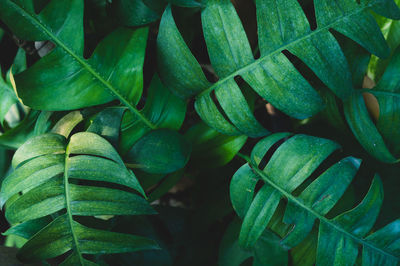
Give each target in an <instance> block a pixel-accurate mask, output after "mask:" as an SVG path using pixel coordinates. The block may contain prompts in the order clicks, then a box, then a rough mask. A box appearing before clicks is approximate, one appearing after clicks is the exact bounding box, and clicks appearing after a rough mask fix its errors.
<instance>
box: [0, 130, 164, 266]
mask: <svg viewBox="0 0 400 266" xmlns="http://www.w3.org/2000/svg"><path fill="white" fill-rule="evenodd" d="M12 165H13V167H14V168H15V170H14V172H13V173H12V174H10V175H9V176H7V177H6V178H5V179H4V181H3V183H2V186H1V191H0V200H1V206H4V204H5V205H6V211H5V216H6V218H7V220H8V221H9V222H10V223H11V224H12V225H14V227H11V228H10V229H9V233H13V234H17V235H25V236H30V235H32V232H31V233H25V232H26V230H28V231H29V230H30V231H32V229H33V228H32V226H33V225H32V222H33V221H38V219H42V218H46V217H47V218H48V217H52V219H51V222H50V223H48V224H46V225H45V226H44V227H43V225H41V226H39V227H35V228H38V229H39V230H38V229H33V230H34V231H33V235H32V236H31V237H30V239H29V240H28V242H27V243H26V244H25V245H24V246H23V247H22V248H21V249H20V250H19V252H18V258H19V259H20V260H21V261H23V262H35V261H41V260H46V259H49V258H53V257H57V256H59V255H62V254H64V253H66V252H69V251H71V253H70V255H69V256H68V258H67V259H66V260H65V261H64V263H63V265H92V264H93V263H90V262H89V261H88V260H87V259H86V258H84V256H83V255H84V254H100V253H101V254H108V253H120V252H133V251H137V250H144V249H157V247H158V246H157V244H156V243H155V242H154V241H153V240H150V239H147V238H144V237H140V236H133V235H125V234H121V233H114V232H109V231H104V230H98V229H92V228H89V227H87V226H85V225H83V224H82V223H80V222H79V217H80V216H99V215H143V214H154V213H155V212H154V210H153V209H152V208H151V207H150V205H149V204H148V203H147V201H146V200H145V199H144V198H143V197H142V196H141V195H144V192H143V189H142V188H141V186H140V184H139V182H138V181H137V179H136V177H135V175H134V174H133V173H132V172H131V171H130V170H128V169H126V168H125V166H124V163H123V161H122V160H121V158H120V157H119V155H118V153H117V152H116V151H115V150H114V148H113V147H112V145H111V144H110V143H109V142H107V141H106V140H105V139H103V138H102V137H100V136H98V135H96V134H94V133H90V132H81V133H77V134H75V135H73V136H72V137H70V138H69V139H68V140H67V139H66V137H65V136H62V135H59V134H56V133H47V134H43V135H40V136H37V137H33V138H31V139H30V140H28V141H27V142H26V143H25V144H23V145H22V146H21V147H20V148H19V149H18V150H17V151H16V153H15V155H14V158H13V161H12ZM88 181H90V182H88ZM101 183H103V184H107V183H108V184H111V183H112V184H116V185H120V186H122V187H124V188H125V189H124V190H122V189H121V188H109V187H104V186H102V185H101ZM127 190H131V191H129V192H128V191H127ZM134 192H137V193H139V194H141V195H138V194H137V193H134ZM34 225H35V226H36V225H37V223H34ZM37 230H38V231H37ZM35 231H37V232H36V233H35Z"/></svg>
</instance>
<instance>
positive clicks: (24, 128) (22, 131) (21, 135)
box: [0, 110, 40, 149]
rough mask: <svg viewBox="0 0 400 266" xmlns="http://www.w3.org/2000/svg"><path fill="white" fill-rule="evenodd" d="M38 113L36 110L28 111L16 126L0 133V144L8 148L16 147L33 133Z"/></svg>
mask: <svg viewBox="0 0 400 266" xmlns="http://www.w3.org/2000/svg"><path fill="white" fill-rule="evenodd" d="M39 114H40V112H38V111H34V110H32V111H30V112H29V114H28V115H27V116H26V117H25V118H24V119H23V120H22V121H21V122H20V123H19V124H18V125H17V126H16V127H14V128H11V129H9V130H7V131H6V132H5V133H3V134H0V145H1V146H3V147H5V148H8V149H18V148H19V147H20V146H21V145H22V144H23V143H24V142H25V141H26V140H28V139H29V138H30V137H32V136H33V135H35V133H34V132H33V129H34V127H35V122H36V119H37V118H38V116H39Z"/></svg>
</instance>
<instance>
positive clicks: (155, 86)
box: [119, 76, 186, 154]
mask: <svg viewBox="0 0 400 266" xmlns="http://www.w3.org/2000/svg"><path fill="white" fill-rule="evenodd" d="M147 93H148V94H147V99H146V104H145V106H144V108H143V109H142V110H141V112H142V113H143V115H145V116H146V117H147V118H148V119H149V120H150V121H151V123H153V124H154V125H155V126H156V127H157V128H166V129H172V130H178V129H179V128H180V127H181V126H182V123H183V120H184V119H185V115H186V102H185V101H183V100H182V99H180V98H179V97H177V96H175V95H173V94H172V93H171V92H170V91H169V90H168V89H167V88H166V87H165V86H164V85H163V84H162V83H161V81H160V79H159V78H158V76H154V77H153V79H152V81H151V84H150V87H149V89H148V92H147ZM150 130H151V129H150V128H149V127H147V126H146V125H145V124H144V123H143V121H142V120H141V119H140V118H139V117H138V116H135V115H134V114H132V113H130V112H125V114H124V116H123V118H122V125H121V139H120V143H119V150H120V151H121V153H122V154H126V153H127V152H128V151H129V150H130V149H131V148H132V146H133V145H134V144H135V143H136V142H137V141H138V140H139V139H140V138H141V137H143V136H144V135H145V134H147V133H148V132H150Z"/></svg>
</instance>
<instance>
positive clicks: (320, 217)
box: [240, 155, 399, 260]
mask: <svg viewBox="0 0 400 266" xmlns="http://www.w3.org/2000/svg"><path fill="white" fill-rule="evenodd" d="M240 157H241V158H242V159H244V160H245V161H247V163H248V164H249V165H250V167H251V169H252V170H253V171H255V172H256V173H257V174H258V175H259V176H261V177H262V179H263V180H264V181H265V182H267V183H268V184H269V185H270V186H272V187H273V188H274V189H276V190H277V191H279V193H281V194H282V195H283V196H284V197H286V198H287V199H288V200H290V201H291V202H293V203H295V204H296V205H298V206H299V207H301V208H303V209H305V210H306V211H307V212H309V213H311V214H312V215H313V216H314V217H315V218H317V219H318V220H319V221H320V222H323V223H325V224H327V225H328V226H330V227H332V228H334V229H335V230H336V231H339V232H340V233H342V234H344V235H346V236H347V237H350V238H352V239H353V240H354V241H356V242H357V243H359V244H361V245H363V246H367V247H369V248H371V249H372V250H374V251H377V252H379V253H382V254H383V255H385V256H390V257H392V258H394V259H396V260H399V258H398V257H396V256H395V255H393V254H391V253H390V252H387V251H385V250H383V249H381V248H379V247H377V246H375V245H373V244H372V243H370V242H367V241H366V240H364V239H362V238H360V237H358V236H356V235H353V234H352V233H350V232H348V231H346V230H345V229H343V228H341V227H339V226H338V225H336V224H335V223H333V222H332V221H331V220H329V219H328V218H326V217H325V216H322V215H320V214H319V213H318V212H316V211H315V210H313V209H312V208H310V207H309V206H307V205H305V204H304V203H303V202H301V201H300V200H298V199H297V198H296V197H295V196H293V195H292V194H291V193H288V192H287V191H285V190H284V189H283V188H281V187H279V186H278V185H277V184H275V182H273V181H271V179H270V178H269V177H268V176H267V175H266V174H265V173H264V172H263V171H261V170H260V169H258V167H256V166H254V165H253V164H252V163H251V160H250V159H249V157H248V156H243V155H242V156H240Z"/></svg>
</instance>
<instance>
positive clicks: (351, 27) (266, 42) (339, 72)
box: [158, 0, 400, 137]
mask: <svg viewBox="0 0 400 266" xmlns="http://www.w3.org/2000/svg"><path fill="white" fill-rule="evenodd" d="M314 5H315V14H316V20H317V28H316V29H315V30H311V29H310V25H309V22H308V20H307V18H306V16H305V14H304V13H303V11H302V8H301V6H300V5H299V3H298V2H297V1H296V0H289V1H273V0H268V1H265V0H257V1H256V8H257V23H258V38H259V40H258V45H259V48H260V53H261V56H260V58H258V59H255V58H254V56H253V53H252V51H251V48H250V45H249V42H248V40H247V37H246V33H245V32H244V30H243V26H242V24H241V22H240V19H239V17H238V16H237V14H236V11H235V9H234V7H233V5H232V4H231V2H230V1H229V0H208V1H206V3H205V8H204V9H203V11H202V25H203V32H204V37H205V41H206V44H207V49H208V53H209V56H210V60H211V64H212V66H213V68H214V70H215V72H216V74H217V75H218V77H219V81H218V82H216V83H214V84H211V83H210V82H209V81H208V80H207V79H206V78H205V75H204V73H203V71H202V69H201V67H200V65H199V64H198V62H197V61H196V59H195V58H194V56H193V55H192V53H191V52H190V50H189V48H188V47H187V46H186V44H185V42H184V40H183V38H182V36H181V34H180V33H179V31H178V29H177V27H176V25H175V22H174V19H173V16H172V12H171V8H167V9H166V11H165V13H164V15H163V18H162V20H161V24H160V31H159V35H158V58H159V72H160V75H161V78H162V80H163V82H164V83H165V84H166V85H167V87H168V88H170V89H173V91H174V92H175V93H176V94H177V95H181V96H183V97H191V96H196V103H195V107H196V110H197V112H198V113H199V115H200V116H201V117H202V119H203V120H204V121H206V122H207V123H208V124H209V125H210V126H212V127H214V128H215V129H217V130H219V131H220V132H223V133H225V134H229V135H239V134H246V135H248V136H252V137H257V136H261V135H265V134H267V131H266V130H265V129H264V128H263V127H262V126H261V125H260V124H259V123H258V122H257V120H256V119H255V117H254V115H253V113H252V112H251V110H250V108H249V106H248V103H247V102H246V100H245V97H244V96H243V93H242V91H241V90H240V88H239V87H238V85H237V83H236V81H235V80H234V78H235V77H237V76H240V77H242V78H243V79H244V80H245V81H246V82H247V83H248V84H249V85H250V86H251V87H252V88H253V89H254V90H255V91H256V92H257V94H259V95H260V96H261V97H263V98H264V99H266V100H267V101H269V102H270V103H271V104H272V105H274V106H275V107H277V108H278V109H280V110H282V111H283V112H285V113H286V114H288V115H290V116H292V117H295V118H300V119H301V118H306V117H310V116H312V115H314V114H315V113H317V112H318V111H320V110H321V109H322V108H323V106H324V104H323V101H322V99H321V97H320V96H319V94H318V93H317V92H316V91H315V90H314V89H313V88H312V86H311V85H310V84H309V83H308V82H307V80H306V79H305V78H304V77H303V76H302V75H301V74H300V73H299V72H298V71H297V70H296V68H295V67H294V66H293V65H292V64H291V62H290V61H289V60H288V58H287V57H286V56H285V55H283V54H282V53H281V52H282V51H284V50H287V51H289V52H290V53H292V54H294V55H295V56H297V57H298V58H300V59H301V60H302V61H303V62H304V63H305V64H306V65H307V66H308V67H309V68H310V69H311V70H312V71H313V72H314V73H315V74H316V75H317V76H318V77H319V79H321V81H323V82H324V83H325V84H326V85H327V86H328V87H329V88H330V89H331V90H332V91H333V92H334V93H335V94H336V95H337V96H338V97H340V98H342V99H346V98H347V97H348V96H350V95H351V93H352V91H353V86H352V82H351V75H350V71H349V69H348V64H347V61H346V58H345V57H344V55H343V52H342V50H341V49H340V47H339V45H338V43H337V41H336V39H335V38H334V37H333V35H332V34H331V33H330V31H329V30H330V29H334V30H336V31H338V32H340V33H342V34H344V35H346V36H347V37H349V38H351V39H353V40H354V41H356V42H358V43H359V44H361V45H362V46H364V47H365V48H366V49H368V50H369V51H370V52H371V53H374V54H376V55H377V56H379V57H385V56H388V55H389V49H388V46H387V44H386V42H385V40H384V38H383V36H382V34H381V32H380V30H379V27H378V25H377V24H376V22H375V21H374V19H373V17H372V15H371V14H370V13H369V12H370V10H373V11H375V12H377V13H379V14H381V15H384V16H386V17H390V18H394V19H399V18H400V11H399V9H398V7H397V6H396V4H395V3H394V2H393V1H392V0H371V1H361V2H360V3H357V1H350V0H340V1H330V0H319V1H315V2H314ZM212 93H215V96H216V99H217V101H218V103H219V105H220V107H221V108H222V110H223V111H222V112H221V111H219V108H218V106H217V105H216V104H215V103H214V101H213V95H212ZM225 116H226V117H225Z"/></svg>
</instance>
